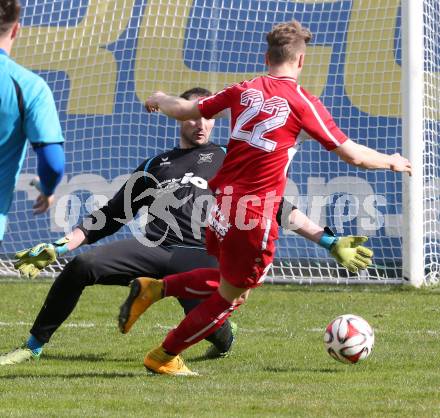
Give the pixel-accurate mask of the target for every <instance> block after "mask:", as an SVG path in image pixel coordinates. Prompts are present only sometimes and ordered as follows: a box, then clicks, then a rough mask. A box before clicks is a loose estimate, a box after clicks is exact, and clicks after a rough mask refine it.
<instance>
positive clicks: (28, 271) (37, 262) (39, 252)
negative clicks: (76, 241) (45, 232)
mask: <svg viewBox="0 0 440 418" xmlns="http://www.w3.org/2000/svg"><path fill="white" fill-rule="evenodd" d="M68 242H69V239H68V238H65V237H64V238H61V239H59V240H58V241H55V242H54V243H53V244H46V243H43V242H42V243H40V244H37V245H35V246H34V247H32V248H28V249H26V250H22V251H19V252H18V253H16V254H15V258H17V259H18V260H17V261H16V262H15V263H14V267H15V268H16V269H17V270H18V271H19V272H20V276H22V277H27V278H30V279H35V277H37V276H38V275H39V274H40V272H41V270H44V269H45V268H46V267H47V266H49V265H50V264H52V263H54V262H55V261H56V259H57V257H58V256H61V255H63V254H65V253H66V252H67V251H69V250H68V248H67V243H68Z"/></svg>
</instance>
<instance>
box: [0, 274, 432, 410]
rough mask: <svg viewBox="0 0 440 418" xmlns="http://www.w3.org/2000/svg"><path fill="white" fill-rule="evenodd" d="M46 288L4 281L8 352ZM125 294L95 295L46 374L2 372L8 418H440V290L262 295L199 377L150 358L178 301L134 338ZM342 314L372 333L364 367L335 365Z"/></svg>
mask: <svg viewBox="0 0 440 418" xmlns="http://www.w3.org/2000/svg"><path fill="white" fill-rule="evenodd" d="M49 286H50V282H48V281H42V282H38V281H34V282H32V283H29V282H5V281H3V282H2V281H1V280H0V337H1V338H0V351H2V352H4V351H8V350H9V349H11V348H13V347H15V346H18V345H20V344H21V342H22V341H23V340H24V338H25V337H26V336H27V333H28V330H29V328H30V323H31V321H32V320H33V318H34V316H35V315H36V313H37V312H38V310H39V308H40V306H41V304H42V301H43V298H44V296H45V295H46V292H47V290H48V288H49ZM126 293H127V289H125V288H118V287H104V286H96V287H93V288H89V289H86V291H85V292H84V294H83V297H82V299H81V300H80V303H79V305H78V306H77V309H76V311H75V312H74V314H73V315H72V317H71V318H69V320H68V321H67V322H66V324H65V325H64V326H63V327H62V328H61V329H60V330H59V331H58V332H57V333H56V334H55V335H54V337H53V339H52V341H51V343H50V344H49V345H48V346H47V347H46V349H45V353H44V357H42V359H41V360H40V361H38V362H33V363H26V364H23V365H18V366H6V367H1V368H0V417H8V416H12V417H18V416H32V417H49V416H50V417H62V416H76V417H84V418H85V417H131V416H133V417H134V416H144V417H147V416H148V417H197V418H199V417H228V418H231V417H239V418H242V417H287V416H294V417H296V416H298V417H302V416H304V417H387V416H395V417H432V416H440V396H439V388H440V321H439V320H440V304H439V297H440V295H439V289H433V290H422V291H414V290H403V289H399V288H390V287H379V286H376V287H375V286H370V287H344V286H341V287H297V286H269V285H267V286H265V287H263V288H260V289H258V290H256V291H254V293H253V294H252V295H251V297H250V299H249V301H248V303H247V305H246V306H244V307H243V308H242V309H241V311H240V312H238V313H236V314H235V315H234V317H235V318H234V319H235V321H236V322H237V323H238V324H239V334H238V339H237V343H236V345H235V347H234V351H233V355H232V356H231V357H230V358H227V359H221V360H204V359H202V358H201V355H202V354H203V352H204V350H205V349H206V347H207V343H205V342H203V343H201V344H199V345H198V346H196V347H194V348H192V349H190V350H188V351H187V352H186V353H185V356H184V357H185V359H186V360H187V363H188V365H189V366H190V368H192V369H194V370H196V371H198V372H199V373H201V376H199V377H191V378H172V377H171V378H170V377H164V376H151V375H148V374H147V373H146V372H145V371H144V368H143V365H142V359H143V356H144V354H145V352H146V351H147V350H148V349H150V348H151V347H154V346H155V345H157V344H158V343H160V341H161V339H162V337H163V336H164V335H165V333H166V331H167V330H168V329H169V328H170V327H172V326H174V325H175V324H177V322H178V320H179V318H180V317H181V315H182V314H181V310H180V307H179V306H178V304H177V302H176V301H174V300H165V301H161V302H160V303H159V304H157V305H155V306H153V307H152V308H151V310H150V311H149V312H147V313H146V314H145V315H144V317H143V318H142V319H141V320H140V322H138V323H137V324H136V325H135V327H134V328H133V330H132V332H131V333H130V334H128V335H121V334H119V333H118V330H117V328H116V319H115V318H116V316H117V312H118V307H119V304H120V303H121V302H122V300H123V299H124V297H125V295H126ZM343 313H354V314H358V315H361V316H363V317H364V318H365V319H367V320H368V321H369V322H370V324H371V325H372V326H373V327H374V328H375V332H376V346H375V349H374V351H373V354H372V355H371V357H370V358H369V359H368V360H367V361H366V362H364V363H362V364H359V365H344V364H340V363H337V362H336V361H334V360H333V359H331V358H330V357H329V356H328V355H327V353H326V352H325V351H324V348H323V342H322V338H323V331H324V327H325V325H326V324H327V323H328V322H329V321H330V320H331V319H333V318H334V317H336V316H337V315H339V314H343Z"/></svg>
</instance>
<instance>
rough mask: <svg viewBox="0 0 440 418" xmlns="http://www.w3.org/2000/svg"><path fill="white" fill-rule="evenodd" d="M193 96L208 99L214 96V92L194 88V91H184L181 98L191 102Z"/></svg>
mask: <svg viewBox="0 0 440 418" xmlns="http://www.w3.org/2000/svg"><path fill="white" fill-rule="evenodd" d="M191 96H197V97H206V96H212V92H210V91H209V90H207V89H204V88H203V87H193V88H192V89H189V90H186V91H184V92H183V93H182V94H181V95H180V97H181V98H182V99H186V100H189V98H190V97H191Z"/></svg>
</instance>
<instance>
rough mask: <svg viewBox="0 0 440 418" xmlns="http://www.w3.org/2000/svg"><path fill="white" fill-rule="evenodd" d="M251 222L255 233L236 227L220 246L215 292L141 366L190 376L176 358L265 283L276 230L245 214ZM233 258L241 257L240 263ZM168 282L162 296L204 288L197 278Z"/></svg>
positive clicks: (267, 221)
mask: <svg viewBox="0 0 440 418" xmlns="http://www.w3.org/2000/svg"><path fill="white" fill-rule="evenodd" d="M254 219H255V221H256V222H257V227H256V228H255V229H254V230H251V231H249V230H247V231H246V230H240V229H238V228H237V227H235V226H232V227H231V228H230V229H229V230H228V232H227V233H226V235H225V236H224V238H223V239H222V241H221V245H220V254H219V264H220V272H221V280H220V286H219V287H218V290H216V291H215V292H213V293H212V294H211V296H209V298H207V299H205V301H204V302H203V303H201V304H200V305H198V306H197V307H196V308H195V309H193V310H192V311H191V312H190V313H189V314H188V315H187V316H186V317H185V318H184V319H183V321H182V322H181V323H180V324H179V326H178V327H177V328H175V329H173V330H172V331H170V332H169V334H168V335H167V337H166V338H165V340H164V342H163V344H162V345H161V346H160V347H158V348H156V349H155V350H153V351H151V352H150V353H148V354H147V356H146V357H145V360H144V364H145V366H146V367H147V368H148V369H150V370H153V371H155V372H157V373H166V374H176V373H177V374H181V373H180V369H182V370H183V371H184V373H185V374H189V372H188V371H187V368H186V366H185V365H184V364H183V362H182V360H181V359H180V357H179V354H180V353H181V352H182V351H183V350H185V349H186V348H188V347H190V346H191V345H193V344H196V343H197V342H198V341H200V340H201V339H203V338H205V337H206V336H207V335H208V334H209V333H212V332H213V331H215V329H217V328H218V327H219V326H221V324H222V323H224V321H225V320H226V319H227V318H228V316H229V315H230V314H231V313H232V312H233V311H234V310H235V309H236V308H237V307H238V306H239V305H240V303H242V302H243V296H244V294H245V293H246V289H249V288H252V287H256V286H258V285H259V284H261V282H262V281H263V280H264V277H265V275H266V273H267V271H268V269H269V267H270V265H271V262H272V260H273V255H274V250H275V245H274V239H276V237H277V226H276V224H274V223H272V221H271V220H268V219H266V218H264V217H262V216H261V215H259V214H258V213H255V212H253V211H249V213H248V212H247V211H246V224H250V222H251V221H252V220H254ZM212 235H213V232H212V231H211V230H208V236H207V240H208V242H209V240H210V237H212ZM236 254H240V255H241V257H240V262H239V263H237V259H236ZM168 280H169V278H165V279H164V280H163V281H164V284H165V286H164V287H165V296H171V295H172V296H177V297H182V296H184V295H185V294H186V293H187V292H188V288H190V289H198V288H197V286H199V285H200V284H203V281H201V279H200V277H197V275H195V276H194V279H193V283H191V282H190V281H187V282H186V283H182V282H179V281H178V277H172V283H167V282H168ZM170 281H171V280H170ZM178 283H180V284H181V287H179V285H178ZM170 284H172V286H170ZM176 359H178V360H176ZM176 363H177V364H176Z"/></svg>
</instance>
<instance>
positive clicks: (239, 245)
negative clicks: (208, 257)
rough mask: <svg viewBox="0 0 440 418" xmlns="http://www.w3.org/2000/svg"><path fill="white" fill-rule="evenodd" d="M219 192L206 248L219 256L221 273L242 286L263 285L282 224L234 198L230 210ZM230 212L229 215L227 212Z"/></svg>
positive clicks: (207, 232) (211, 218)
mask: <svg viewBox="0 0 440 418" xmlns="http://www.w3.org/2000/svg"><path fill="white" fill-rule="evenodd" d="M221 197H222V195H219V196H217V197H216V198H217V199H216V200H217V204H215V205H214V206H213V207H212V209H211V211H210V214H209V218H208V224H209V227H208V228H207V230H206V248H207V250H208V253H209V254H212V255H214V256H215V257H217V259H218V262H219V269H220V274H221V276H222V277H223V278H225V279H226V280H227V281H228V282H229V283H230V284H232V285H233V286H235V287H239V288H243V289H244V288H246V289H249V288H252V287H257V286H260V285H261V284H262V283H263V281H264V279H265V277H266V274H267V272H268V270H269V268H270V267H271V265H272V261H273V258H274V253H275V241H276V240H277V239H278V224H277V222H276V220H275V219H273V218H266V217H264V216H263V215H262V214H261V213H260V211H258V210H255V209H253V208H252V207H249V205H248V206H247V207H246V206H244V205H241V204H240V203H237V201H232V202H231V205H230V210H229V211H228V210H224V209H225V207H226V208H227V206H229V205H226V204H224V203H223V208H222V201H221ZM227 212H229V216H227Z"/></svg>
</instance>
